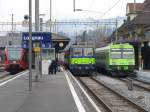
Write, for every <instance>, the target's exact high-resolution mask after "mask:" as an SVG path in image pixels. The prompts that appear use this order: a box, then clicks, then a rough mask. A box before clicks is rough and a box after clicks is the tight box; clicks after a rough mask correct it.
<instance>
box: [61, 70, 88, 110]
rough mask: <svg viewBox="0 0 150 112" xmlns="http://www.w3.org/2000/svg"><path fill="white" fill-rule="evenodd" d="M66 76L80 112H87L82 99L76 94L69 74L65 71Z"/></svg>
mask: <svg viewBox="0 0 150 112" xmlns="http://www.w3.org/2000/svg"><path fill="white" fill-rule="evenodd" d="M64 74H65V77H66V79H67V82H68V85H69V88H70V91H71V93H72V96H73V98H74V101H75V103H76V106H77V108H78V111H79V112H86V111H85V109H84V107H83V105H82V103H81V101H80V99H79V97H78V95H77V93H76V91H75V89H74V87H73V85H72V83H71V81H70V79H69V77H68V75H67V73H66V72H65V71H64Z"/></svg>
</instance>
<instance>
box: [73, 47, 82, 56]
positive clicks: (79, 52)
mask: <svg viewBox="0 0 150 112" xmlns="http://www.w3.org/2000/svg"><path fill="white" fill-rule="evenodd" d="M73 56H82V48H74V49H73Z"/></svg>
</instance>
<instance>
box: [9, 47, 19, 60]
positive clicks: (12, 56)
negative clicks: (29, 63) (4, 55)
mask: <svg viewBox="0 0 150 112" xmlns="http://www.w3.org/2000/svg"><path fill="white" fill-rule="evenodd" d="M8 56H9V60H19V59H20V58H21V48H8Z"/></svg>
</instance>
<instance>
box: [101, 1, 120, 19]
mask: <svg viewBox="0 0 150 112" xmlns="http://www.w3.org/2000/svg"><path fill="white" fill-rule="evenodd" d="M120 1H121V0H118V1H117V2H116V3H115V4H114V5H113V6H112V7H110V8H109V9H108V10H107V11H106V12H105V13H104V14H103V16H105V15H106V14H107V13H108V12H110V11H111V10H112V9H113V8H114V7H115V6H116V5H117V4H118V3H119V2H120ZM103 16H101V17H103Z"/></svg>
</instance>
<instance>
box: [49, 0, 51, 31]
mask: <svg viewBox="0 0 150 112" xmlns="http://www.w3.org/2000/svg"><path fill="white" fill-rule="evenodd" d="M49 23H50V32H51V31H52V0H50V20H49Z"/></svg>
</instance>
